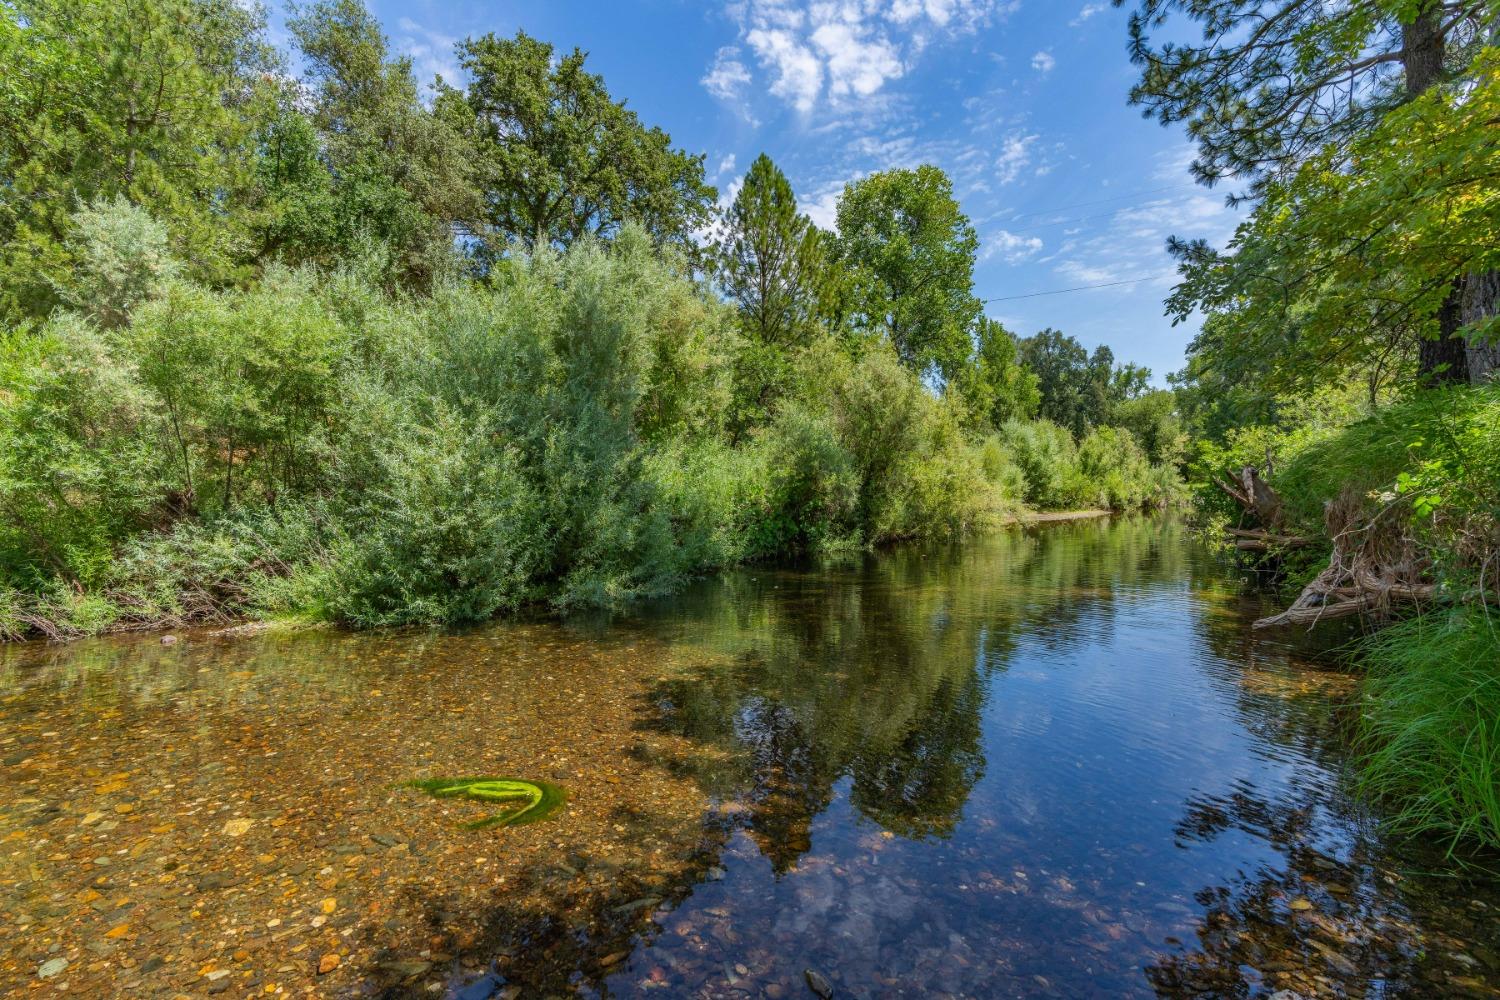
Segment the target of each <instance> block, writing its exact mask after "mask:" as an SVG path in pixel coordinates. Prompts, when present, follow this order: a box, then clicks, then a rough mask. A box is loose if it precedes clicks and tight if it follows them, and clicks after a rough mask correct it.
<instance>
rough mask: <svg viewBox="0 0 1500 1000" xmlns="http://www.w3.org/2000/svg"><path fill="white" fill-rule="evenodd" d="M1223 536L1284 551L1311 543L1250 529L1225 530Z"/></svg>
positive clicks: (1295, 536)
mask: <svg viewBox="0 0 1500 1000" xmlns="http://www.w3.org/2000/svg"><path fill="white" fill-rule="evenodd" d="M1224 534H1226V535H1229V536H1231V537H1233V538H1243V539H1247V540H1250V541H1256V542H1261V543H1263V544H1265V545H1268V546H1269V545H1276V546H1280V547H1281V548H1284V549H1298V548H1302V547H1304V546H1307V545H1311V544H1312V543H1313V540H1312V539H1311V538H1303V537H1302V536H1301V535H1278V534H1277V533H1276V532H1274V531H1263V530H1259V529H1251V528H1225V529H1224Z"/></svg>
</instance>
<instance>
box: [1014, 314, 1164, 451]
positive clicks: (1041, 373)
mask: <svg viewBox="0 0 1500 1000" xmlns="http://www.w3.org/2000/svg"><path fill="white" fill-rule="evenodd" d="M1020 357H1021V361H1022V363H1024V364H1025V366H1026V367H1027V368H1028V369H1030V371H1031V372H1032V373H1033V374H1034V375H1035V377H1036V382H1037V389H1038V391H1039V393H1040V395H1041V405H1040V406H1039V408H1038V413H1039V415H1040V416H1042V417H1043V418H1045V419H1047V420H1050V421H1052V422H1053V423H1055V424H1059V425H1061V426H1063V427H1066V428H1067V429H1068V430H1070V431H1072V432H1073V435H1074V437H1077V438H1082V437H1083V435H1084V434H1085V433H1086V432H1087V431H1088V429H1089V428H1091V427H1099V426H1102V425H1105V424H1108V423H1109V422H1110V418H1111V414H1112V413H1113V411H1114V409H1115V407H1116V406H1117V405H1118V404H1119V403H1121V402H1123V401H1125V400H1127V399H1131V398H1133V397H1135V396H1138V395H1140V394H1141V393H1142V392H1144V391H1145V389H1146V385H1147V382H1148V381H1149V380H1150V378H1151V371H1150V369H1148V368H1142V367H1141V366H1139V365H1135V364H1125V365H1116V364H1115V355H1114V352H1113V351H1112V350H1110V349H1109V347H1108V346H1107V345H1104V344H1101V345H1099V346H1098V347H1096V348H1095V349H1094V353H1093V354H1089V352H1088V351H1087V350H1086V349H1085V348H1084V346H1083V345H1082V344H1080V343H1079V342H1078V341H1076V340H1074V339H1073V338H1072V337H1069V336H1067V335H1066V334H1064V333H1060V332H1058V331H1057V330H1053V329H1046V330H1043V331H1042V332H1041V333H1038V334H1036V335H1035V336H1033V337H1027V338H1026V339H1024V340H1022V341H1021V342H1020Z"/></svg>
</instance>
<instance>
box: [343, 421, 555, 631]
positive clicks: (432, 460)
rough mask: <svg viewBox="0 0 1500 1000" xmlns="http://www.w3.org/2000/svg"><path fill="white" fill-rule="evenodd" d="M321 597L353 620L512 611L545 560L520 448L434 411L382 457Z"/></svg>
mask: <svg viewBox="0 0 1500 1000" xmlns="http://www.w3.org/2000/svg"><path fill="white" fill-rule="evenodd" d="M378 462H379V467H380V475H379V477H378V479H376V480H375V481H374V482H371V483H370V484H368V490H367V493H366V499H365V501H364V503H363V504H361V505H360V506H359V507H357V508H356V510H355V512H354V515H353V517H352V518H351V525H350V527H351V530H350V531H349V532H348V534H347V535H346V536H345V537H343V538H342V539H341V540H340V541H339V542H338V543H337V545H336V554H335V556H334V560H333V568H332V571H331V572H330V574H329V575H328V579H327V583H328V586H329V587H330V590H329V592H328V593H327V594H326V595H325V597H324V599H325V600H326V603H327V607H328V608H329V610H330V611H331V612H332V613H333V615H334V616H335V617H337V618H339V619H341V620H343V621H347V622H349V623H351V624H354V625H360V626H372V625H398V624H408V623H414V622H421V623H450V622H469V621H479V620H482V619H485V618H488V617H490V616H492V615H494V614H495V613H496V612H498V611H501V610H506V609H512V608H515V607H516V606H517V605H518V604H519V603H520V602H521V601H522V600H523V599H524V598H525V597H526V596H527V595H528V590H529V583H530V580H531V577H532V574H533V573H534V572H535V570H536V568H537V567H538V566H539V565H542V564H543V563H544V561H545V558H546V549H547V539H546V529H545V524H544V521H543V517H542V511H541V504H540V502H539V499H538V498H537V497H536V495H535V493H534V491H533V490H532V489H531V488H530V487H529V485H528V484H527V483H526V481H525V479H524V477H523V476H522V475H521V472H520V470H519V467H518V466H519V462H518V459H517V455H516V452H515V451H514V450H513V449H512V448H509V447H506V446H503V445H498V446H497V445H496V444H495V443H494V442H492V441H491V440H490V439H489V437H488V436H487V435H485V434H483V433H480V432H476V430H475V429H474V428H472V427H470V426H466V425H465V423H464V422H463V421H462V420H461V419H460V418H458V417H456V416H454V415H452V414H450V413H446V412H440V413H439V414H437V415H436V416H435V417H434V418H433V421H432V426H427V427H415V428H413V429H412V430H411V432H410V434H409V435H408V436H402V437H398V438H396V439H395V440H393V441H391V442H389V444H388V446H387V448H386V449H384V450H382V451H381V452H380V455H379V458H378Z"/></svg>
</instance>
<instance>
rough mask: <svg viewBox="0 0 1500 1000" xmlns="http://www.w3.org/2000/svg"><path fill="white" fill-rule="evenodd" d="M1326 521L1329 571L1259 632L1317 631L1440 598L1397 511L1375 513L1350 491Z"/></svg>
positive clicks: (1334, 504)
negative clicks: (1322, 625)
mask: <svg viewBox="0 0 1500 1000" xmlns="http://www.w3.org/2000/svg"><path fill="white" fill-rule="evenodd" d="M1325 519H1326V521H1327V524H1328V536H1329V537H1330V538H1331V539H1332V540H1333V552H1332V553H1331V554H1330V555H1329V557H1328V568H1327V569H1325V570H1323V572H1321V573H1319V574H1318V575H1317V577H1316V578H1315V579H1314V580H1313V581H1312V582H1311V583H1309V584H1308V585H1307V586H1306V587H1304V588H1303V590H1302V593H1301V594H1300V595H1298V597H1297V599H1296V600H1295V601H1293V602H1292V606H1291V607H1289V608H1287V609H1286V610H1285V611H1283V612H1282V613H1281V614H1279V615H1272V616H1271V617H1269V618H1262V619H1261V620H1260V621H1258V622H1256V623H1255V627H1256V628H1258V629H1263V628H1274V627H1276V626H1279V625H1308V626H1311V625H1315V624H1317V623H1318V622H1320V621H1330V620H1333V619H1335V618H1345V617H1348V616H1350V615H1368V616H1371V617H1376V618H1384V617H1386V616H1387V615H1389V614H1390V612H1391V610H1392V608H1393V607H1394V606H1395V605H1397V604H1421V603H1424V602H1426V601H1430V600H1432V599H1434V598H1435V597H1436V595H1437V588H1436V587H1435V586H1434V585H1433V584H1431V583H1428V582H1427V577H1428V574H1429V571H1430V570H1431V566H1430V565H1429V563H1428V560H1427V559H1426V557H1425V556H1424V555H1422V553H1421V551H1420V550H1419V549H1418V547H1417V545H1416V543H1415V541H1414V540H1413V539H1412V538H1411V537H1410V535H1408V534H1407V533H1406V531H1405V530H1404V528H1403V525H1402V524H1401V521H1400V518H1399V517H1397V516H1396V515H1395V512H1394V511H1393V510H1392V509H1391V508H1385V509H1382V510H1379V511H1376V512H1375V513H1374V514H1370V513H1369V512H1368V510H1367V505H1366V503H1365V501H1364V499H1363V498H1362V497H1360V496H1358V495H1356V494H1353V493H1351V492H1346V493H1345V494H1344V495H1342V496H1340V497H1339V499H1337V500H1335V501H1333V502H1332V503H1330V504H1329V505H1328V506H1327V509H1326V512H1325Z"/></svg>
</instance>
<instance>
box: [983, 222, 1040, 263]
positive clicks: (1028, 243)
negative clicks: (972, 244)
mask: <svg viewBox="0 0 1500 1000" xmlns="http://www.w3.org/2000/svg"><path fill="white" fill-rule="evenodd" d="M1041 249H1042V241H1041V239H1040V238H1039V237H1036V236H1021V235H1018V234H1016V233H1013V232H1011V231H1009V230H1007V229H997V230H995V231H994V232H992V233H986V234H985V235H984V238H983V239H982V240H981V241H980V246H979V259H980V260H989V259H990V258H991V257H994V256H996V255H997V254H998V255H999V256H1000V257H1002V258H1003V259H1004V260H1005V262H1006V263H1007V264H1019V263H1021V262H1022V261H1024V260H1027V259H1028V258H1030V257H1033V256H1035V255H1036V254H1037V253H1038V252H1040V251H1041Z"/></svg>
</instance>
